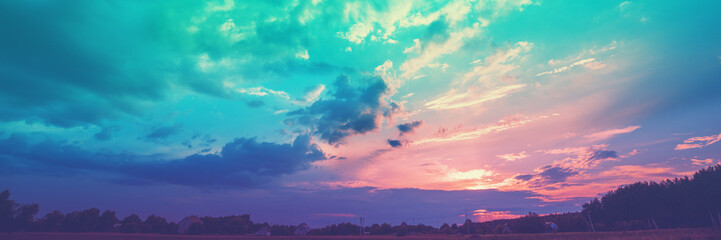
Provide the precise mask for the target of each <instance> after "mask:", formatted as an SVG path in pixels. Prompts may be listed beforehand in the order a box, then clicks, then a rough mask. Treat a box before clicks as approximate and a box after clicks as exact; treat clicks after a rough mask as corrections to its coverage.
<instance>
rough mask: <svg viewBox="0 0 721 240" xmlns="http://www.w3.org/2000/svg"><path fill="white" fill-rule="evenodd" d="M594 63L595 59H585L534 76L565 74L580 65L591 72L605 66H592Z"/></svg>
mask: <svg viewBox="0 0 721 240" xmlns="http://www.w3.org/2000/svg"><path fill="white" fill-rule="evenodd" d="M594 61H596V59H595V58H587V59H583V60H579V61H577V62H574V63H572V64H571V65H568V66H564V67H560V68H556V69H553V70H550V71H545V72H542V73H539V74H536V76H542V75H546V74H556V73H561V72H565V71H567V70H569V69H571V68H573V67H576V66H582V65H583V66H586V68H588V69H591V70H596V69H600V68H603V67H605V65H599V64H593V63H594Z"/></svg>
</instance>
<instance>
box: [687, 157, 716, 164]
mask: <svg viewBox="0 0 721 240" xmlns="http://www.w3.org/2000/svg"><path fill="white" fill-rule="evenodd" d="M691 162H692V163H691V164H693V165H699V166H703V165H710V164H713V159H712V158H707V159H696V158H692V159H691Z"/></svg>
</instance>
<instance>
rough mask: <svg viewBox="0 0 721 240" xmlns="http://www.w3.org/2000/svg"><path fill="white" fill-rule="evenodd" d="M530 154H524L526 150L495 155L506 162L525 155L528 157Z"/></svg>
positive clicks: (522, 157)
mask: <svg viewBox="0 0 721 240" xmlns="http://www.w3.org/2000/svg"><path fill="white" fill-rule="evenodd" d="M530 156H531V155H528V154H526V151H523V152H519V153H509V154H502V155H496V157H498V158H501V159H504V160H506V162H513V161H516V160H519V159H524V158H527V157H530Z"/></svg>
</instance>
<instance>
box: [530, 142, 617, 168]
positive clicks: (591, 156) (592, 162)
mask: <svg viewBox="0 0 721 240" xmlns="http://www.w3.org/2000/svg"><path fill="white" fill-rule="evenodd" d="M606 146H607V145H594V146H590V147H578V148H563V149H550V150H545V151H542V152H543V153H546V154H564V155H568V157H567V158H565V159H563V160H559V161H555V162H554V163H553V166H554V167H555V166H558V167H563V168H569V169H578V170H582V169H591V168H594V167H596V166H597V165H598V164H599V163H601V162H603V161H609V160H611V161H612V160H617V159H618V153H616V151H612V150H607V149H605V148H606Z"/></svg>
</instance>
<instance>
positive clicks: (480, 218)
mask: <svg viewBox="0 0 721 240" xmlns="http://www.w3.org/2000/svg"><path fill="white" fill-rule="evenodd" d="M473 216H474V217H475V218H476V221H477V222H486V221H493V220H498V219H511V218H518V217H523V215H517V214H511V211H488V210H486V209H478V210H475V211H473Z"/></svg>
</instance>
